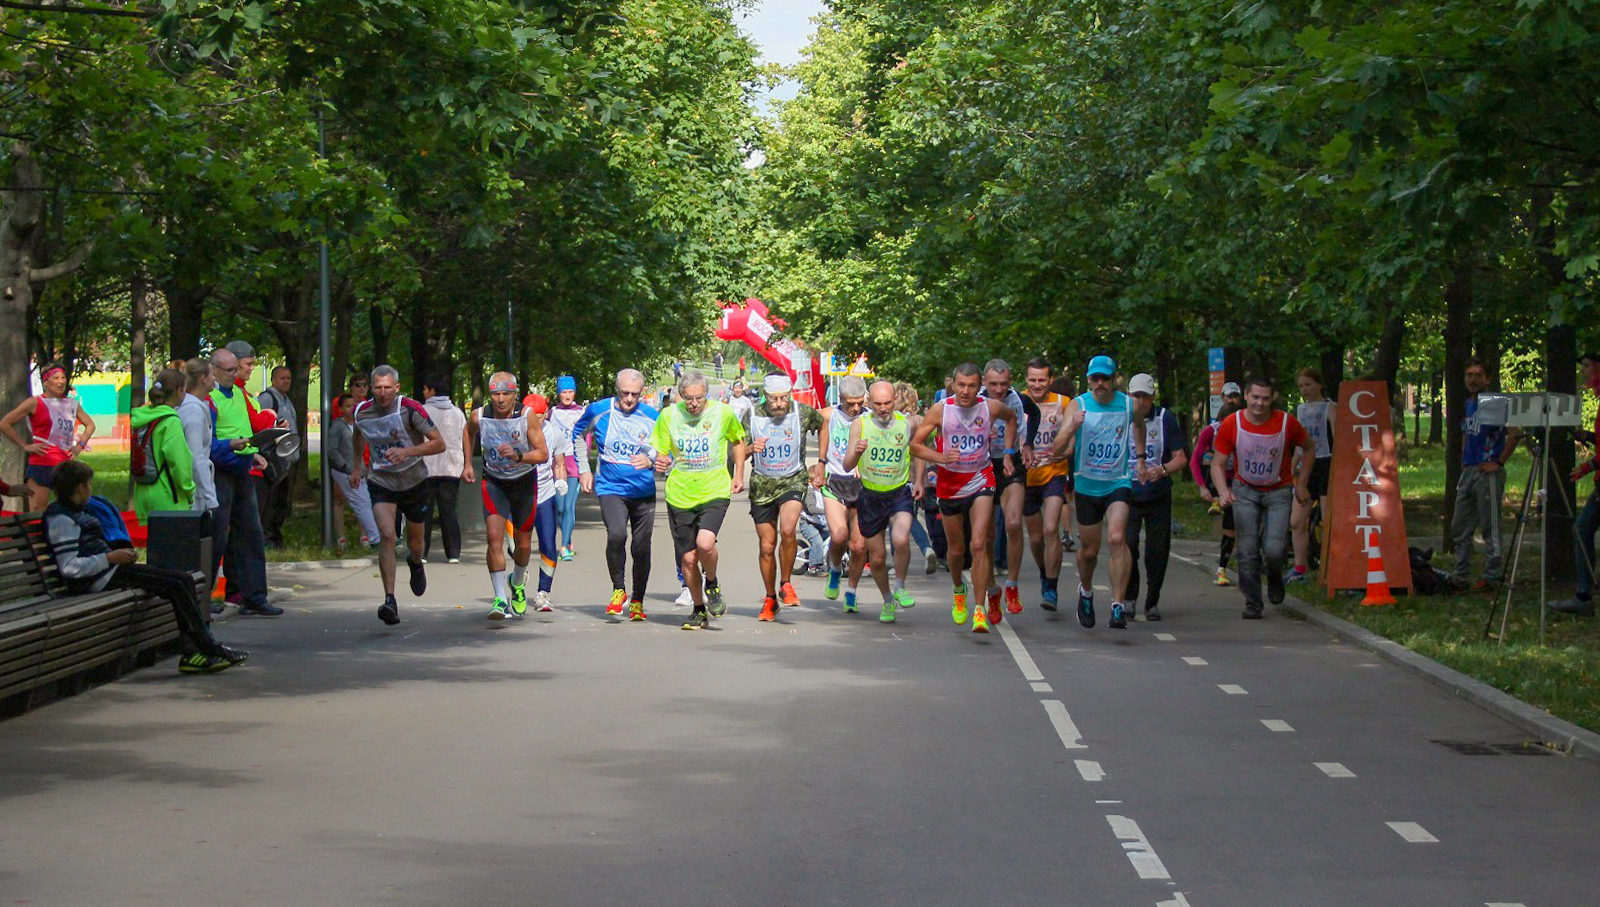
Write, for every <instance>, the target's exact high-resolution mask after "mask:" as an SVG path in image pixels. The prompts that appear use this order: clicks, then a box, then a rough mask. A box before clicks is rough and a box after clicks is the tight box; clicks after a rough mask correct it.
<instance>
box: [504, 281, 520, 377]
mask: <svg viewBox="0 0 1600 907" xmlns="http://www.w3.org/2000/svg"><path fill="white" fill-rule="evenodd" d="M516 324H517V323H516V322H515V321H513V320H512V318H511V300H510V299H509V298H508V299H506V371H508V372H511V373H512V374H516V372H517V361H516V355H515V352H514V351H513V350H512V348H511V344H512V338H513V336H514V335H515V334H516Z"/></svg>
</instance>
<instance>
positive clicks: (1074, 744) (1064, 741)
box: [1043, 699, 1088, 750]
mask: <svg viewBox="0 0 1600 907" xmlns="http://www.w3.org/2000/svg"><path fill="white" fill-rule="evenodd" d="M1043 702H1044V712H1045V714H1046V715H1049V716H1050V723H1051V724H1053V725H1055V727H1056V736H1058V737H1060V738H1061V745H1062V746H1064V747H1066V748H1067V749H1069V750H1086V749H1088V747H1087V746H1084V745H1083V734H1081V733H1079V732H1078V726H1077V725H1076V724H1073V723H1072V716H1071V715H1068V714H1067V707H1066V706H1064V705H1062V704H1061V700H1059V699H1046V700H1043Z"/></svg>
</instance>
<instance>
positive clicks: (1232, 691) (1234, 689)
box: [1217, 683, 1250, 696]
mask: <svg viewBox="0 0 1600 907" xmlns="http://www.w3.org/2000/svg"><path fill="white" fill-rule="evenodd" d="M1217 689H1219V690H1221V691H1222V692H1224V693H1227V694H1228V695H1229V696H1248V695H1250V694H1249V693H1246V692H1245V691H1244V687H1242V686H1239V685H1238V684H1236V683H1219V684H1217Z"/></svg>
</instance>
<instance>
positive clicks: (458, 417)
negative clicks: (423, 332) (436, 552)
mask: <svg viewBox="0 0 1600 907" xmlns="http://www.w3.org/2000/svg"><path fill="white" fill-rule="evenodd" d="M422 408H423V409H424V410H426V411H427V413H428V418H430V419H432V420H433V424H434V427H436V428H438V429H439V434H440V435H442V436H443V437H444V452H443V453H436V454H433V455H432V456H427V457H423V458H422V459H423V462H425V463H426V464H427V465H428V478H427V484H428V499H429V500H430V501H432V502H433V507H432V509H431V510H430V512H429V518H428V521H427V522H426V523H425V524H424V526H423V530H422V537H423V541H422V559H423V562H424V563H426V562H427V559H428V553H429V552H430V551H432V550H433V527H434V524H435V523H437V524H438V526H439V536H440V538H441V540H442V541H443V542H444V556H445V559H446V560H447V561H449V562H450V563H452V564H459V563H461V521H460V520H459V519H458V518H457V515H456V496H457V495H458V494H460V492H461V470H462V467H463V466H464V465H465V463H466V455H465V453H464V452H463V451H464V450H465V447H464V443H463V441H464V438H465V435H466V430H467V416H466V414H465V413H463V412H462V411H461V407H459V406H457V405H455V403H454V402H452V401H451V400H450V382H449V380H448V379H446V378H445V377H444V376H443V375H430V376H428V377H427V378H426V379H424V380H423V382H422Z"/></svg>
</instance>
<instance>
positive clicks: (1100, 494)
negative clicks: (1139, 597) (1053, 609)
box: [1051, 356, 1147, 630]
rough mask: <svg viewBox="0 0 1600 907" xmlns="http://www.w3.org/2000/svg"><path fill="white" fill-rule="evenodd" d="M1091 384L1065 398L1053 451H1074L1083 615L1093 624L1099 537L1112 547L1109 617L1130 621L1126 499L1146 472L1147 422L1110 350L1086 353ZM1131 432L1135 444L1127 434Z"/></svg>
mask: <svg viewBox="0 0 1600 907" xmlns="http://www.w3.org/2000/svg"><path fill="white" fill-rule="evenodd" d="M1086 373H1087V374H1088V377H1089V392H1088V393H1086V394H1079V395H1078V396H1077V397H1074V398H1073V400H1072V402H1071V403H1068V404H1067V413H1066V426H1065V429H1064V430H1063V431H1062V432H1061V434H1060V435H1059V436H1057V438H1056V442H1055V447H1054V449H1053V450H1052V451H1051V453H1052V455H1055V456H1060V455H1070V456H1073V457H1074V461H1073V469H1072V476H1073V478H1072V481H1073V489H1074V491H1073V495H1074V498H1075V499H1076V500H1075V503H1076V505H1077V511H1078V623H1079V624H1081V625H1083V626H1085V627H1092V626H1094V570H1095V566H1096V564H1097V562H1098V561H1099V559H1100V544H1101V541H1102V540H1104V541H1105V543H1106V544H1108V545H1109V546H1110V547H1111V622H1110V624H1109V626H1110V627H1111V628H1112V629H1113V630H1122V629H1125V628H1126V627H1127V626H1128V621H1127V617H1126V615H1125V613H1124V612H1125V608H1126V605H1125V602H1126V601H1127V593H1128V577H1129V574H1130V573H1131V572H1132V569H1133V558H1132V555H1131V553H1130V552H1129V551H1128V539H1127V529H1128V502H1129V501H1130V500H1131V499H1132V497H1133V476H1134V475H1135V474H1138V475H1140V476H1141V477H1143V476H1144V475H1145V474H1146V472H1145V470H1146V468H1147V467H1146V460H1145V425H1144V422H1143V420H1139V419H1135V418H1133V403H1132V401H1130V400H1129V399H1128V395H1127V394H1125V393H1123V392H1122V391H1119V390H1117V385H1116V377H1117V364H1116V362H1114V361H1112V359H1111V357H1110V356H1096V357H1094V358H1093V359H1091V360H1089V367H1088V369H1087V370H1086ZM1130 434H1131V435H1132V439H1131V447H1130V438H1129V435H1130Z"/></svg>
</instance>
